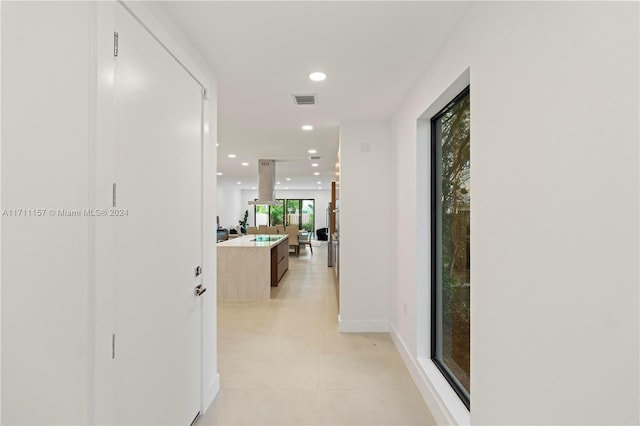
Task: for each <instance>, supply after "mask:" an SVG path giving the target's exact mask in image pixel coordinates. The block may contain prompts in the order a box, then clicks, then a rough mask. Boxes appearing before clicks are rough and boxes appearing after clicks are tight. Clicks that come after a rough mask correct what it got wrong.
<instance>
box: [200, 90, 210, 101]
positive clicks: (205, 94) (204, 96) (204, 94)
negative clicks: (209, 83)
mask: <svg viewBox="0 0 640 426" xmlns="http://www.w3.org/2000/svg"><path fill="white" fill-rule="evenodd" d="M202 100H205V101H208V100H209V91H208V90H207V88H206V87H203V88H202Z"/></svg>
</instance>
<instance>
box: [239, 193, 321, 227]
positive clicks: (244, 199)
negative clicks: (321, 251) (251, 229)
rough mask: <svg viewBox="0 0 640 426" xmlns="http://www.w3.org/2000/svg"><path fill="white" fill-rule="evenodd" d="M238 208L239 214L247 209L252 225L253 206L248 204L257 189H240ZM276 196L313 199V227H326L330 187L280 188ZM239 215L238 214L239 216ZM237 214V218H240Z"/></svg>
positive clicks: (254, 196) (256, 195)
mask: <svg viewBox="0 0 640 426" xmlns="http://www.w3.org/2000/svg"><path fill="white" fill-rule="evenodd" d="M241 193H242V194H241V201H240V208H239V210H240V211H241V215H242V214H244V211H245V210H247V209H248V210H249V224H250V225H251V226H253V225H254V218H253V206H250V205H249V201H253V200H255V199H256V198H257V197H258V191H257V190H250V189H243V190H242V191H241ZM276 198H279V199H297V198H298V199H307V200H315V216H314V221H315V229H320V228H326V227H327V214H326V212H327V206H328V205H329V203H330V202H331V189H299V190H293V189H289V190H287V189H281V190H276ZM241 215H240V216H241ZM240 216H238V219H236V223H237V220H239V219H240Z"/></svg>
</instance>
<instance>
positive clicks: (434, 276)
mask: <svg viewBox="0 0 640 426" xmlns="http://www.w3.org/2000/svg"><path fill="white" fill-rule="evenodd" d="M470 87H471V86H470V85H467V86H466V87H465V88H464V89H463V90H462V91H461V92H459V93H458V94H457V95H456V96H455V97H454V98H453V99H452V100H451V101H450V102H448V103H447V104H446V105H445V106H444V107H443V108H442V109H440V110H439V111H438V112H437V113H435V114H434V115H433V116H432V117H431V118H430V119H429V125H430V130H429V131H430V139H431V146H430V154H431V159H430V169H431V170H430V180H431V182H430V201H431V203H430V204H431V218H430V221H431V226H430V229H431V245H430V248H431V292H430V299H431V303H430V305H431V315H430V316H431V327H430V328H431V333H430V334H431V336H430V337H431V339H430V340H431V342H430V343H431V348H430V357H431V361H432V362H433V363H434V365H435V366H436V368H437V369H438V370H439V371H440V373H442V375H443V376H444V378H445V379H446V381H447V382H448V383H449V385H450V386H451V388H452V389H453V390H454V392H455V393H456V395H458V397H459V398H460V400H461V401H462V403H463V404H464V405H465V407H467V409H468V410H470V409H471V392H470V390H469V395H467V393H466V391H465V390H464V389H462V386H461V385H460V384H459V383H458V380H457V379H456V378H455V377H454V376H453V374H452V373H451V371H450V370H449V368H448V367H447V366H446V365H444V363H443V362H442V361H441V360H440V359H438V358H437V343H438V324H439V321H438V312H439V310H438V286H440V288H441V287H442V284H441V283H440V284H439V283H438V271H439V268H440V267H441V265H440V262H439V259H438V255H437V254H438V252H439V250H438V243H439V241H441V240H440V238H439V235H440V233H441V226H439V222H440V219H441V217H440V205H439V203H438V195H439V191H438V184H439V183H440V182H439V176H438V173H439V171H440V170H441V169H442V165H441V163H440V160H441V159H440V157H439V155H438V153H439V150H438V146H437V145H438V143H440V144H441V141H440V140H437V134H436V126H435V124H434V123H435V121H436V120H438V119H439V118H440V117H442V116H443V115H444V114H446V112H447V111H448V110H449V109H451V108H452V107H453V106H454V105H455V104H456V103H458V102H459V101H460V100H461V99H463V98H465V97H467V96H469V97H470V96H471V90H470Z"/></svg>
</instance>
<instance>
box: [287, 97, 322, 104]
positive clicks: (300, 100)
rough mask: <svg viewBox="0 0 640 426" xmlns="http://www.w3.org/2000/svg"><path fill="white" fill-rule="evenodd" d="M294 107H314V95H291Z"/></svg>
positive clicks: (316, 101)
mask: <svg viewBox="0 0 640 426" xmlns="http://www.w3.org/2000/svg"><path fill="white" fill-rule="evenodd" d="M291 96H293V102H295V104H296V105H315V104H317V103H318V99H317V98H316V95H291Z"/></svg>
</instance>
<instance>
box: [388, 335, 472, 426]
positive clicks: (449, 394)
mask: <svg viewBox="0 0 640 426" xmlns="http://www.w3.org/2000/svg"><path fill="white" fill-rule="evenodd" d="M389 329H390V330H389V334H390V335H391V339H392V340H393V342H394V343H395V345H396V348H397V349H398V352H400V356H401V357H402V360H403V361H404V363H405V366H406V367H407V370H409V374H411V377H412V378H413V381H414V382H415V384H416V386H417V387H418V390H419V391H420V394H421V395H422V398H423V399H424V401H425V402H426V403H427V406H428V407H429V410H430V411H431V414H433V417H434V419H435V420H436V422H437V423H438V424H439V425H469V424H471V413H470V412H469V410H467V407H465V406H464V404H463V403H462V401H461V400H460V398H458V395H456V393H455V392H454V391H453V389H452V388H451V386H450V385H449V383H448V382H447V381H446V379H445V378H444V377H443V376H442V373H440V371H439V370H438V368H437V367H436V366H435V364H433V362H432V361H431V360H430V359H416V358H415V357H413V356H412V355H411V353H410V352H409V349H408V348H407V345H406V344H405V343H404V340H402V337H400V334H399V333H398V331H397V330H396V328H395V327H394V325H393V323H391V324H389Z"/></svg>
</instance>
